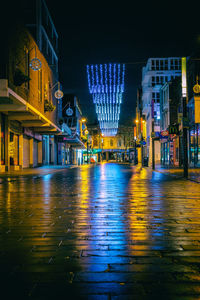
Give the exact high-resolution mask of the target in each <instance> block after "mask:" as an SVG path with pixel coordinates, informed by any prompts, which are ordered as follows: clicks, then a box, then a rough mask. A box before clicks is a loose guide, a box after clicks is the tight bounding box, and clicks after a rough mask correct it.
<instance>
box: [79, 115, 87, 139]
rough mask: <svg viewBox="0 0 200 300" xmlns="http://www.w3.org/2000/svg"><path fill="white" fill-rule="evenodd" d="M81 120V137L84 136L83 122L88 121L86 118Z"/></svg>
mask: <svg viewBox="0 0 200 300" xmlns="http://www.w3.org/2000/svg"><path fill="white" fill-rule="evenodd" d="M79 122H80V135H81V137H82V135H83V128H82V126H83V123H85V122H86V118H82V119H80V121H79Z"/></svg>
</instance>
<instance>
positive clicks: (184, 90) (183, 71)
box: [181, 57, 187, 97]
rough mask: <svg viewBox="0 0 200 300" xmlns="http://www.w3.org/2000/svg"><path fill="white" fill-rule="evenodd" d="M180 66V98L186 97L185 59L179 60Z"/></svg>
mask: <svg viewBox="0 0 200 300" xmlns="http://www.w3.org/2000/svg"><path fill="white" fill-rule="evenodd" d="M181 62H182V64H181V66H182V68H181V69H182V97H186V96H187V82H186V57H182V59H181Z"/></svg>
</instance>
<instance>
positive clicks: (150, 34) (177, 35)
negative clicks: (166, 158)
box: [46, 0, 200, 124]
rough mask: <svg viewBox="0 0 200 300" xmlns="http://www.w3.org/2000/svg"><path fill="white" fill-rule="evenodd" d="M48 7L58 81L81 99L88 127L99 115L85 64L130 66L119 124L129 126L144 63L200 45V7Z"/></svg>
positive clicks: (50, 0) (58, 0)
mask: <svg viewBox="0 0 200 300" xmlns="http://www.w3.org/2000/svg"><path fill="white" fill-rule="evenodd" d="M46 3H47V6H48V8H49V11H50V13H51V16H52V19H53V21H54V24H55V26H56V29H57V32H58V34H59V59H60V65H59V73H60V81H61V83H62V85H63V89H64V92H66V93H75V94H76V95H77V96H78V98H79V99H80V102H81V108H82V111H83V115H84V116H86V117H87V119H88V123H93V122H95V119H96V114H95V111H94V104H93V103H92V99H91V95H90V94H89V92H88V84H87V76H86V65H87V64H96V63H108V62H117V63H118V62H119V63H127V64H126V73H125V93H124V99H123V104H122V107H121V115H120V123H121V124H131V123H132V122H133V119H134V114H135V102H136V91H137V87H138V86H140V83H141V74H142V73H141V69H142V66H144V65H145V62H146V60H147V59H148V58H149V57H167V56H187V55H191V54H192V52H193V51H194V49H195V48H196V47H197V46H199V44H200V43H199V41H200V38H199V36H200V35H198V33H199V34H200V29H199V28H200V25H199V21H198V20H199V15H200V13H199V12H200V8H199V5H198V6H197V5H195V4H192V2H188V1H187V2H182V5H181V6H180V5H177V4H175V3H176V1H173V2H170V1H166V2H164V1H160V2H159V3H160V4H159V5H157V4H153V3H152V2H151V1H149V2H148V3H145V2H142V1H139V2H136V1H120V2H118V1H109V0H107V1H92V2H88V1H63V0H46ZM130 3H131V5H130ZM180 3H181V2H180ZM184 3H186V5H187V6H186V5H185V4H184ZM188 3H189V4H188ZM184 5H185V6H184Z"/></svg>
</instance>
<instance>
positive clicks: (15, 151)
mask: <svg viewBox="0 0 200 300" xmlns="http://www.w3.org/2000/svg"><path fill="white" fill-rule="evenodd" d="M9 154H10V165H11V166H14V165H19V135H17V134H14V133H13V132H10V142H9Z"/></svg>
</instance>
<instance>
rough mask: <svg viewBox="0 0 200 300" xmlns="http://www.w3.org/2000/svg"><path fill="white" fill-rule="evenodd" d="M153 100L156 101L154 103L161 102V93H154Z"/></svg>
mask: <svg viewBox="0 0 200 300" xmlns="http://www.w3.org/2000/svg"><path fill="white" fill-rule="evenodd" d="M152 100H153V101H154V103H159V102H160V93H159V92H157V93H152Z"/></svg>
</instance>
